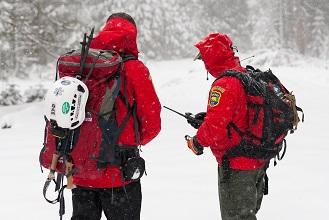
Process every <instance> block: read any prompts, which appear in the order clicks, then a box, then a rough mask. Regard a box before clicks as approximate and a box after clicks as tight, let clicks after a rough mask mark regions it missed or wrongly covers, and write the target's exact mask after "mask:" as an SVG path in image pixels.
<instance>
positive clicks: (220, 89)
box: [211, 86, 225, 93]
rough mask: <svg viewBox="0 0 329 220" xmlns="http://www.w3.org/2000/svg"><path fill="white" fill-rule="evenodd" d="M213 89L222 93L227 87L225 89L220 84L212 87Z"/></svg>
mask: <svg viewBox="0 0 329 220" xmlns="http://www.w3.org/2000/svg"><path fill="white" fill-rule="evenodd" d="M211 91H220V92H221V93H223V92H225V89H223V88H222V87H220V86H214V87H212V88H211Z"/></svg>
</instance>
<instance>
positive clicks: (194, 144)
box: [185, 135, 203, 155]
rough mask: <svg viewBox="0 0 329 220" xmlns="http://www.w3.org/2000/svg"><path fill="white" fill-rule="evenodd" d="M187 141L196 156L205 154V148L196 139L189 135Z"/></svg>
mask: <svg viewBox="0 0 329 220" xmlns="http://www.w3.org/2000/svg"><path fill="white" fill-rule="evenodd" d="M185 140H187V146H188V148H190V149H191V150H192V151H193V153H194V154H195V155H201V154H203V146H202V145H201V144H199V142H197V141H196V137H195V136H194V137H190V136H188V135H186V136H185Z"/></svg>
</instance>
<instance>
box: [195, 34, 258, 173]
mask: <svg viewBox="0 0 329 220" xmlns="http://www.w3.org/2000/svg"><path fill="white" fill-rule="evenodd" d="M195 46H196V47H197V48H198V49H199V51H200V54H201V57H202V60H203V62H204V64H205V67H206V69H207V71H208V72H209V73H210V74H211V75H212V76H213V77H215V78H217V77H219V76H220V75H221V74H222V73H224V72H225V71H226V70H238V71H241V72H246V70H245V69H244V68H243V67H242V66H241V65H240V61H239V58H238V57H236V56H234V52H233V49H232V41H231V40H230V39H229V38H228V36H226V35H224V34H220V33H214V34H210V35H208V36H207V37H206V38H205V39H203V40H202V41H200V42H199V43H197V44H196V45H195ZM230 122H233V123H234V124H236V125H237V127H238V128H239V129H240V130H241V131H245V130H246V129H247V128H248V118H247V102H246V98H245V92H244V89H243V86H242V84H241V82H240V81H239V80H238V79H236V78H234V77H223V78H220V79H218V80H215V82H214V83H213V84H212V86H211V89H210V92H209V98H208V105H207V116H206V117H205V120H204V123H202V125H201V126H200V128H199V129H198V131H197V134H196V140H197V141H198V142H199V143H200V144H201V145H202V146H204V147H208V146H210V149H211V151H212V153H213V155H214V156H215V157H216V160H217V162H218V163H219V164H222V156H223V154H224V153H225V151H226V150H228V149H230V148H232V147H234V146H235V145H237V144H238V143H239V142H240V140H241V137H240V135H239V134H238V133H237V132H236V131H235V130H234V129H230V132H231V133H232V138H231V139H229V137H228V124H229V123H230ZM229 161H230V167H231V168H233V169H238V170H253V169H257V168H260V167H262V166H263V165H264V164H265V161H264V160H256V159H249V158H245V157H236V158H229Z"/></svg>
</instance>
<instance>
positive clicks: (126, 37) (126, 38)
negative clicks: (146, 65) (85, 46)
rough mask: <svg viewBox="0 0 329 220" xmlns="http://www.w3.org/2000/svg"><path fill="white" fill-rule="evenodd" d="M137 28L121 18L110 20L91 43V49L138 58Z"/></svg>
mask: <svg viewBox="0 0 329 220" xmlns="http://www.w3.org/2000/svg"><path fill="white" fill-rule="evenodd" d="M136 38H137V28H136V27H135V26H134V25H133V24H132V23H130V22H129V21H127V20H126V19H123V18H112V19H110V20H109V21H108V22H107V23H106V25H105V26H104V28H103V29H102V30H101V31H100V32H99V34H98V35H97V36H96V37H95V38H94V40H93V41H92V42H91V46H90V47H91V48H94V49H102V50H114V51H116V52H118V53H125V54H126V55H133V56H135V57H138V48H137V43H136Z"/></svg>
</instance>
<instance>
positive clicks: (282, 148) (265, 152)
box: [217, 66, 304, 195]
mask: <svg viewBox="0 0 329 220" xmlns="http://www.w3.org/2000/svg"><path fill="white" fill-rule="evenodd" d="M246 69H247V73H242V72H239V71H236V70H228V71H226V72H225V73H223V74H222V75H220V76H219V77H218V78H217V79H219V78H222V77H236V78H237V79H238V80H239V81H240V82H241V83H242V85H243V88H244V90H245V93H246V101H247V112H248V125H249V126H248V129H247V130H246V131H245V132H242V131H241V130H240V129H239V128H238V127H237V126H236V125H235V124H234V123H233V122H230V123H229V125H228V127H227V129H228V137H229V138H230V137H231V135H232V133H231V129H234V130H235V131H236V132H237V133H238V134H239V135H240V136H241V141H240V142H239V144H238V145H237V146H234V147H233V148H230V149H228V150H227V151H226V152H225V153H224V155H223V157H222V166H223V170H224V177H223V181H224V182H225V181H227V180H228V179H229V167H230V164H229V160H228V158H229V157H239V156H243V157H247V158H252V159H262V160H267V161H268V162H267V164H266V166H265V167H264V168H265V170H266V169H267V168H268V165H269V161H270V160H271V159H274V160H275V161H274V165H276V158H277V159H278V160H281V159H282V158H283V156H284V154H285V152H286V146H287V145H286V140H285V137H286V136H287V134H288V133H289V132H290V133H293V132H294V131H295V130H296V129H297V125H298V122H299V121H300V119H299V117H298V113H297V112H298V111H301V112H303V110H302V109H301V108H299V107H297V106H296V99H295V96H294V95H293V94H292V93H291V92H289V90H287V89H286V88H285V87H284V86H283V84H282V83H281V82H280V80H279V79H278V78H277V77H276V76H275V75H274V74H273V73H272V71H271V70H270V69H269V70H267V71H261V70H259V69H254V68H253V67H252V66H247V67H246ZM302 121H304V113H303V116H302ZM280 152H282V153H281V155H280ZM265 185H266V187H265V190H264V194H265V195H266V194H267V193H268V188H267V185H268V178H267V175H266V176H265Z"/></svg>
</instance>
